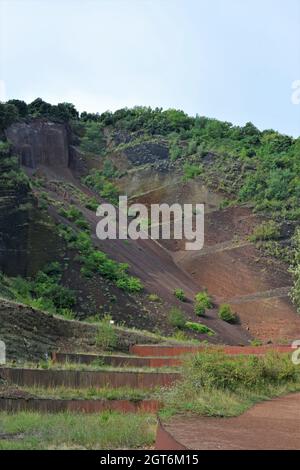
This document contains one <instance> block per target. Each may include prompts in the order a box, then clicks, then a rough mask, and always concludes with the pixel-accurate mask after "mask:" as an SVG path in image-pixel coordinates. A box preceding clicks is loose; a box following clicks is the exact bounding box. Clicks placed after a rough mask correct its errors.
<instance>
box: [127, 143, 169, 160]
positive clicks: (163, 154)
mask: <svg viewBox="0 0 300 470" xmlns="http://www.w3.org/2000/svg"><path fill="white" fill-rule="evenodd" d="M124 154H125V155H126V157H127V158H128V160H129V161H130V163H132V164H133V165H145V164H146V163H155V162H157V161H159V160H168V158H169V149H168V147H167V145H164V144H163V143H159V142H143V143H141V144H136V145H132V146H131V147H127V148H126V149H124Z"/></svg>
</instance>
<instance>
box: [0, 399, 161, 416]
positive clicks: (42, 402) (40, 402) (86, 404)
mask: <svg viewBox="0 0 300 470" xmlns="http://www.w3.org/2000/svg"><path fill="white" fill-rule="evenodd" d="M159 408H160V403H159V402H158V401H157V400H139V401H131V400H96V399H95V400H84V399H73V400H68V399H53V398H52V399H51V398H0V410H1V411H6V412H9V413H17V412H19V411H36V412H39V413H60V412H63V411H72V412H80V413H99V412H101V411H105V410H111V411H120V412H122V413H138V412H143V413H157V411H158V410H159Z"/></svg>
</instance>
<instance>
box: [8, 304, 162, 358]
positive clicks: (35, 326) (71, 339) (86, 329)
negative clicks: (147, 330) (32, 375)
mask: <svg viewBox="0 0 300 470" xmlns="http://www.w3.org/2000/svg"><path fill="white" fill-rule="evenodd" d="M96 334H97V327H96V326H95V325H90V324H88V323H83V322H79V321H68V320H64V319H61V318H58V317H54V316H53V315H50V314H46V313H44V312H41V311H39V310H35V309H32V308H30V307H26V306H24V305H21V304H17V303H14V302H9V301H6V300H3V299H0V339H1V340H2V341H4V342H5V344H6V350H7V358H8V359H10V360H12V359H27V360H40V359H45V357H46V355H48V356H49V357H50V353H51V352H52V351H58V350H63V351H72V352H76V351H78V352H79V351H80V352H100V348H99V347H97V346H96ZM137 342H146V343H148V342H155V338H153V339H152V338H149V337H148V336H146V335H143V334H142V333H139V332H131V331H128V330H118V344H117V345H116V349H117V350H119V351H124V352H127V351H128V349H129V346H130V345H132V344H135V343H137Z"/></svg>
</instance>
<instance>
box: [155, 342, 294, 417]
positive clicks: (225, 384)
mask: <svg viewBox="0 0 300 470" xmlns="http://www.w3.org/2000/svg"><path fill="white" fill-rule="evenodd" d="M183 374H184V378H183V380H182V381H180V382H178V383H176V384H175V385H174V386H173V387H171V388H170V389H168V390H164V391H163V393H162V395H163V396H162V398H163V400H164V403H165V407H166V409H165V410H163V411H162V413H166V414H174V413H179V412H193V413H198V414H200V415H209V416H234V415H239V414H241V413H242V412H243V411H245V410H246V409H247V408H249V407H250V406H251V405H252V404H253V403H255V402H257V401H260V400H263V399H268V398H271V397H274V396H276V395H280V394H283V393H288V392H289V391H295V390H299V389H300V376H299V368H298V366H295V365H294V364H293V363H292V361H291V359H290V357H289V356H288V355H283V354H267V355H265V356H260V357H255V356H236V357H230V356H227V355H225V354H223V353H222V352H216V351H213V350H210V349H209V348H208V349H207V350H206V351H204V352H201V353H199V354H197V355H193V356H191V357H190V359H189V360H187V362H186V363H185V365H184V367H183Z"/></svg>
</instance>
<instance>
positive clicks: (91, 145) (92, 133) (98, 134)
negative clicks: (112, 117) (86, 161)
mask: <svg viewBox="0 0 300 470" xmlns="http://www.w3.org/2000/svg"><path fill="white" fill-rule="evenodd" d="M80 148H81V150H83V151H84V152H90V153H95V154H98V155H103V153H104V150H105V139H104V135H103V126H102V125H101V124H99V123H97V122H92V121H88V122H86V123H85V133H84V136H83V137H82V138H81V142H80Z"/></svg>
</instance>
